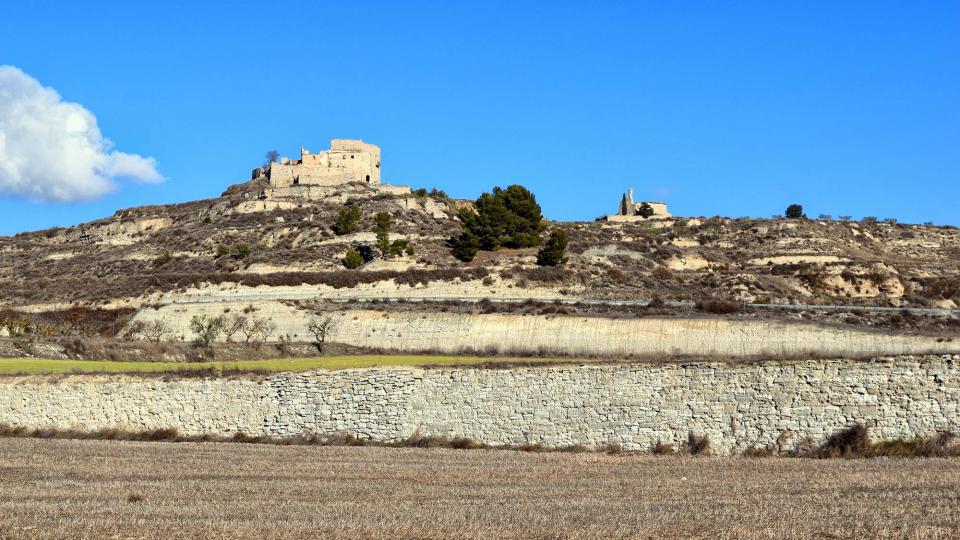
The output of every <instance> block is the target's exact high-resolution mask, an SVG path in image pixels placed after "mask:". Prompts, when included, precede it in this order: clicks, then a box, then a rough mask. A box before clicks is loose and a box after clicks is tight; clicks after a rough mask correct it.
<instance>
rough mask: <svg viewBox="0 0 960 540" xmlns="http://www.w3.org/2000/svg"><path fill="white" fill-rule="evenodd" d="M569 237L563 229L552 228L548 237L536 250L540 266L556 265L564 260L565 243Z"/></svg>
mask: <svg viewBox="0 0 960 540" xmlns="http://www.w3.org/2000/svg"><path fill="white" fill-rule="evenodd" d="M569 241H570V239H569V237H568V236H567V231H565V230H563V229H554V230H553V231H551V232H550V238H548V239H547V242H546V243H545V244H544V245H543V247H542V248H540V251H539V252H537V264H539V265H540V266H557V265H558V264H563V263H564V262H566V260H567V258H566V256H565V253H566V250H567V244H568V243H569Z"/></svg>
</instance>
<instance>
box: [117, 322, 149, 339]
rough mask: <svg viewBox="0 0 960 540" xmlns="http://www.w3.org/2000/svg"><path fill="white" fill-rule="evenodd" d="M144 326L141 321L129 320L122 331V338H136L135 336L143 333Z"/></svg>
mask: <svg viewBox="0 0 960 540" xmlns="http://www.w3.org/2000/svg"><path fill="white" fill-rule="evenodd" d="M146 328H147V324H146V323H145V322H143V321H131V322H130V324H129V325H128V326H127V329H126V330H124V331H123V339H125V340H127V341H131V340H134V339H137V336H141V335H143V331H144V330H145V329H146Z"/></svg>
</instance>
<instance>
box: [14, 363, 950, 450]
mask: <svg viewBox="0 0 960 540" xmlns="http://www.w3.org/2000/svg"><path fill="white" fill-rule="evenodd" d="M958 403H960V356H952V357H950V356H946V357H938V356H926V357H901V358H884V359H877V360H874V361H869V362H860V361H845V360H830V361H824V360H816V361H798V362H765V363H760V364H752V365H732V366H731V365H725V364H715V363H693V364H683V365H680V364H665V365H650V364H624V365H584V366H563V367H544V368H517V369H414V368H396V369H379V368H378V369H357V370H342V371H315V372H307V373H298V374H292V373H282V374H277V375H272V376H269V377H263V378H253V377H251V378H234V379H179V380H178V379H173V380H161V379H142V378H136V377H120V376H117V377H96V376H71V377H67V378H63V379H59V380H56V381H46V380H44V379H42V378H36V377H34V378H20V379H3V380H0V423H7V424H11V425H20V426H28V427H58V428H62V429H67V428H78V429H87V430H95V429H101V428H111V427H120V428H125V429H132V430H140V429H155V428H171V427H172V428H176V429H177V430H179V431H180V432H181V433H185V434H204V433H206V434H219V435H232V434H234V433H236V432H238V431H241V432H244V433H247V434H250V435H272V436H291V435H298V434H301V433H318V434H330V433H336V432H339V433H344V432H347V433H352V434H355V435H357V436H358V437H360V438H363V439H371V440H380V441H396V440H402V439H404V438H407V437H409V436H410V435H412V434H413V433H414V432H419V433H420V434H421V435H424V436H432V435H438V436H465V437H469V438H471V439H474V440H476V441H478V442H480V443H484V444H490V445H521V444H527V443H530V444H541V445H543V446H546V447H563V446H569V445H576V444H582V445H586V446H601V445H607V444H620V445H622V446H623V447H624V448H625V449H628V450H640V451H643V450H649V449H650V448H651V447H652V446H653V445H655V444H657V443H658V442H664V443H668V444H673V445H674V446H675V447H676V446H679V445H680V444H681V443H682V442H683V441H684V440H686V438H687V436H688V434H690V433H693V434H696V435H706V436H707V437H709V438H710V441H711V444H712V447H713V449H714V451H715V452H717V453H719V454H733V453H739V452H742V451H743V450H746V449H749V448H773V449H776V450H782V451H788V450H791V449H793V448H795V447H796V446H797V445H798V444H801V443H802V442H804V441H805V440H809V441H812V442H813V443H819V442H820V441H822V440H823V439H824V438H825V437H827V436H829V435H830V434H832V433H834V432H836V431H838V430H840V429H843V428H844V427H847V426H850V425H852V424H855V423H860V424H864V425H867V426H868V427H870V429H871V433H872V435H873V436H874V437H875V438H884V439H889V438H904V439H910V438H913V437H918V436H928V435H932V434H934V433H936V432H938V431H954V432H956V431H957V430H960V406H958Z"/></svg>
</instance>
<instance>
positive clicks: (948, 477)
mask: <svg viewBox="0 0 960 540" xmlns="http://www.w3.org/2000/svg"><path fill="white" fill-rule="evenodd" d="M958 510H960V460H956V459H954V460H950V459H907V460H894V459H874V460H850V461H845V460H810V459H795V458H767V459H751V458H698V457H653V456H630V455H619V456H618V455H606V454H594V453H582V454H575V453H524V452H517V451H503V450H500V451H497V450H449V449H419V448H371V447H308V446H299V447H298V446H272V445H255V444H231V443H149V442H147V443H144V442H118V441H71V440H41V439H0V537H3V538H46V537H53V538H160V537H175V538H314V537H322V538H384V539H385V538H498V539H506V538H544V539H546V538H597V539H599V538H721V539H722V538H809V537H820V538H956V537H958V536H960V513H958Z"/></svg>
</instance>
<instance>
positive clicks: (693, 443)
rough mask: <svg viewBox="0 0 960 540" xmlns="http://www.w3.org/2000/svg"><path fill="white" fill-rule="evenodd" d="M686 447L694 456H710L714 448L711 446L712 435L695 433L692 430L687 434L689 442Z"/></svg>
mask: <svg viewBox="0 0 960 540" xmlns="http://www.w3.org/2000/svg"><path fill="white" fill-rule="evenodd" d="M684 449H685V450H686V451H687V452H688V453H690V454H691V455H694V456H709V455H710V454H711V453H712V452H713V449H712V448H711V447H710V437H707V436H706V435H694V434H693V432H690V433H689V434H688V435H687V444H686V445H684Z"/></svg>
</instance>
